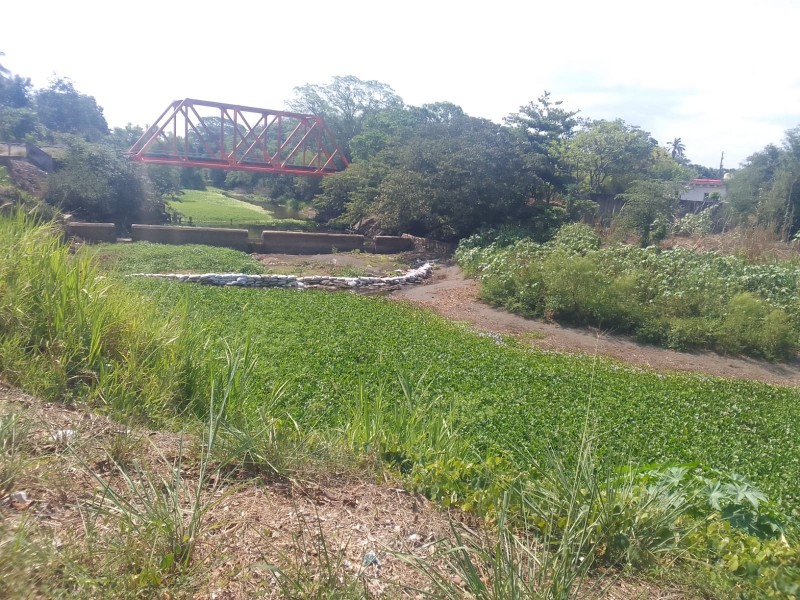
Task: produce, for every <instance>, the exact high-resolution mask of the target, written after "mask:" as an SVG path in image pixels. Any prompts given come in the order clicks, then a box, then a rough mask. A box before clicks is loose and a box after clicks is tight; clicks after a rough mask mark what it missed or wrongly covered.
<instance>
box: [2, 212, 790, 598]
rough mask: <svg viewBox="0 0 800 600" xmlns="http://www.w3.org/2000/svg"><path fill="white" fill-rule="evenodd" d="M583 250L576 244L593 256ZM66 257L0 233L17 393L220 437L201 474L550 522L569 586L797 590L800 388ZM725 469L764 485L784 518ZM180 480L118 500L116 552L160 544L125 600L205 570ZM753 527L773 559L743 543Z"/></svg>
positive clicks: (388, 309)
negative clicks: (701, 570) (645, 365)
mask: <svg viewBox="0 0 800 600" xmlns="http://www.w3.org/2000/svg"><path fill="white" fill-rule="evenodd" d="M573 233H575V235H573V236H572V241H570V242H569V244H573V243H580V244H583V243H584V241H585V240H584V241H581V240H583V238H584V237H587V236H583V235H582V234H581V232H580V231H576V232H573ZM58 239H59V235H58V232H57V231H56V230H55V229H53V228H51V227H47V226H45V227H32V226H31V225H30V224H28V223H25V222H24V220H23V219H22V217H17V218H16V219H15V220H14V219H11V220H9V219H3V220H2V227H0V241H2V242H3V243H2V246H0V247H2V248H3V255H2V261H1V262H0V265H1V266H2V271H0V275H1V276H0V285H2V289H3V294H2V296H0V298H2V303H0V372H2V374H3V378H4V379H6V380H9V381H11V382H13V383H17V384H20V385H23V386H24V387H25V388H26V389H29V390H32V391H37V392H39V393H42V394H44V395H45V396H47V397H49V398H59V397H62V398H64V397H67V398H70V397H75V398H77V397H80V398H88V399H90V400H94V401H96V402H98V403H100V404H103V405H106V406H108V407H109V408H110V409H112V410H114V411H116V413H117V414H119V415H128V416H130V415H132V414H133V415H139V416H140V417H142V418H150V419H155V420H160V419H162V418H164V417H166V416H169V415H170V414H172V415H180V416H181V418H182V419H183V420H184V421H188V422H190V423H191V422H194V423H196V422H197V421H195V419H197V418H198V417H199V418H205V419H208V428H209V429H208V434H207V435H206V437H205V438H204V439H207V440H212V439H213V440H218V443H217V442H215V445H217V446H218V447H220V448H221V450H222V454H221V455H216V456H215V457H214V458H212V457H211V456H210V455H209V454H208V452H210V450H211V449H210V448H208V451H207V452H206V454H202V456H203V457H205V458H203V461H202V465H204V466H202V468H204V469H205V468H207V467H208V465H209V463H208V461H209V460H216V461H219V464H220V465H223V466H227V465H231V466H238V468H242V469H246V470H254V471H255V472H268V473H270V474H278V475H291V474H292V473H293V472H294V469H295V468H296V467H295V464H292V462H288V463H287V462H286V457H287V456H288V457H297V458H298V460H300V457H301V456H305V457H307V456H322V455H325V456H331V455H332V454H337V453H338V454H340V455H341V456H345V457H348V460H357V459H355V457H357V456H359V455H360V456H364V455H367V456H374V457H375V458H377V459H380V460H381V461H384V462H385V463H387V464H388V465H390V466H392V467H394V468H395V469H396V471H397V472H398V473H399V474H400V475H401V476H405V477H406V478H407V481H408V482H409V484H410V485H413V486H416V487H417V488H418V489H420V490H422V491H424V492H425V493H427V494H428V495H430V496H431V497H433V498H436V499H438V500H440V501H442V502H444V503H445V504H452V505H458V506H462V507H466V508H471V509H474V510H478V511H480V512H483V511H485V512H486V513H487V514H490V515H495V516H499V515H501V514H503V513H502V512H501V511H500V510H499V509H498V503H499V502H502V500H503V497H506V498H510V500H509V501H508V502H507V503H506V504H505V506H506V509H507V510H508V511H510V512H508V513H507V514H508V515H509V519H510V520H509V524H511V523H514V522H516V521H515V519H516V518H517V517H519V516H523V515H522V513H521V512H520V511H522V510H527V511H532V510H533V509H534V508H535V511H536V512H535V513H529V514H530V515H531V517H532V519H531V520H530V521H529V525H530V526H531V527H532V533H536V534H537V535H544V536H545V537H544V539H545V540H549V542H548V543H550V542H552V544H554V548H556V549H558V548H562V550H558V552H562V553H564V554H563V557H562V558H561V559H559V560H561V562H560V563H558V564H559V565H561V566H560V567H559V568H562V567H563V568H566V569H572V570H573V572H572V574H570V573H569V572H567V573H566V575H565V577H566V579H568V580H571V579H570V578H571V577H572V575H574V574H575V573H577V572H578V571H579V570H580V569H579V568H578V564H579V563H580V564H582V562H584V561H583V559H582V558H581V557H584V558H586V557H589V558H590V559H591V560H590V563H589V564H595V563H596V564H597V565H598V566H602V567H605V568H607V567H611V566H614V565H619V564H627V563H630V564H631V565H635V564H639V563H640V561H641V563H642V564H648V563H649V562H650V560H651V559H652V558H653V557H656V556H658V555H659V554H660V553H662V552H670V551H672V550H673V549H674V548H677V547H679V546H681V547H684V545H683V544H682V543H681V540H684V539H686V540H690V541H692V543H693V544H695V549H694V550H693V551H692V552H693V555H694V556H695V557H699V558H700V559H701V560H703V561H705V562H706V563H707V564H708V565H709V569H711V572H712V573H718V572H720V570H721V569H724V568H728V569H730V572H733V573H736V574H737V577H739V576H741V577H739V579H737V580H736V582H739V583H736V582H734V584H731V585H740V584H741V585H746V586H749V588H748V589H750V588H752V589H756V588H758V587H759V586H766V587H765V588H764V589H767V588H768V589H773V588H774V589H777V588H775V585H774V583H773V581H778V580H781V578H783V580H785V581H786V582H788V583H786V585H785V586H784V588H785V589H790V587H787V586H790V585H792V581H793V579H792V577H793V575H792V572H791V570H790V569H791V564H792V561H793V560H794V558H795V557H796V544H795V545H789V546H784V545H781V544H780V543H779V542H772V541H770V540H771V539H772V538H773V537H774V535H775V533H776V531H777V532H780V529H779V527H780V525H779V521H780V520H786V521H788V523H789V525H790V529H791V527H792V526H793V524H794V523H796V518H797V514H798V513H797V511H798V507H800V493H798V489H797V483H796V482H797V481H798V480H800V458H798V457H799V456H800V453H798V447H797V443H798V440H800V403H799V402H798V399H799V396H798V394H800V392H798V391H797V390H792V389H782V388H776V387H771V386H766V385H761V384H756V383H751V382H739V381H723V380H716V379H709V378H706V377H699V376H683V375H660V374H657V373H652V372H648V371H644V370H640V369H632V368H628V367H624V366H621V365H619V364H617V363H614V362H610V361H605V360H601V359H596V358H592V357H584V358H581V357H570V356H564V355H558V354H550V353H545V352H539V351H533V350H531V349H530V348H527V347H523V346H522V345H518V344H516V343H514V341H513V340H502V341H500V342H499V343H498V341H496V340H494V339H491V338H486V337H481V336H478V335H475V334H474V333H472V332H470V331H466V330H464V329H463V328H460V327H458V326H456V325H453V324H450V323H448V322H445V321H443V320H441V319H440V318H438V317H436V316H434V315H431V314H428V313H424V312H420V311H418V310H415V309H414V308H412V307H410V306H407V305H404V304H398V303H394V302H392V301H389V300H384V299H375V298H365V297H360V296H355V295H350V294H329V293H323V292H300V291H287V290H247V289H226V288H205V287H193V286H188V285H181V284H174V283H170V282H158V281H149V280H132V279H127V278H116V277H102V276H98V273H97V272H96V271H95V270H94V269H93V268H92V265H91V263H90V262H89V260H88V258H87V257H86V256H82V255H71V254H70V253H69V252H68V251H67V249H66V248H64V247H63V246H60V245H59V242H58ZM587 239H588V238H587ZM575 240H578V242H576V241H575ZM565 243H566V242H565ZM569 244H567V245H569ZM124 247H126V248H128V247H130V246H124ZM177 250H178V251H179V252H181V251H183V250H184V249H182V248H180V249H177ZM226 357H227V358H226ZM226 365H227V371H226ZM237 365H238V366H237ZM212 390H215V391H212ZM223 391H224V395H220V394H222V393H223ZM223 397H224V398H225V402H224V404H212V405H209V398H217V399H220V398H223ZM195 426H196V425H195ZM589 437H591V438H593V439H594V441H592V442H591V443H589V442H587V440H588V438H589ZM209 446H211V442H209ZM592 448H596V451H595V450H591V449H592ZM590 450H591V451H590ZM669 464H685V465H688V467H687V468H685V469H678V470H674V469H673V470H669V469H664V466H665V465H669ZM626 465H629V466H630V468H629V469H628V470H625V469H622V470H620V468H621V467H624V466H626ZM117 468H121V467H119V466H118V467H117ZM712 469H720V470H721V471H723V472H727V473H730V472H735V473H740V474H742V475H744V476H746V477H748V478H750V479H752V480H753V481H754V482H755V483H756V484H757V485H758V486H759V487H760V488H762V489H763V490H764V491H765V492H767V494H768V495H769V496H770V497H771V498H774V499H775V501H776V504H774V505H771V504H768V503H766V502H765V501H764V497H763V494H761V492H760V491H758V489H756V488H754V487H753V486H752V485H750V484H749V483H747V482H746V481H744V480H742V479H741V478H738V477H737V478H732V477H727V476H723V475H720V474H718V473H716V472H714V471H713V470H712ZM204 472H206V471H204ZM703 474H705V475H703ZM124 477H125V475H124V474H123V478H124ZM174 477H176V479H173V480H169V479H167V480H166V484H167V485H168V486H169V485H172V486H173V488H170V489H167V492H168V494H167V495H166V496H163V497H162V496H159V495H158V494H156V493H155V492H157V491H158V490H157V489H156V488H155V487H153V486H155V485H156V484H160V483H159V481H160V480H156V479H150V478H149V476H141V475H137V477H136V478H130V482H128V483H125V480H124V481H123V483H125V485H129V486H132V488H131V489H132V490H133V491H134V492H135V493H140V494H144V495H143V496H142V497H141V500H142V502H140V503H138V504H137V505H136V506H133V505H131V506H128V505H127V504H126V503H127V502H129V501H128V500H126V499H124V498H123V497H121V496H118V495H114V494H115V493H116V494H118V493H119V491H118V490H116V491H115V492H114V493H112V492H110V491H109V495H108V496H107V501H106V504H104V505H103V506H104V507H105V508H104V510H108V511H110V512H109V513H108V514H110V515H112V514H113V515H117V514H118V515H119V516H120V518H121V519H122V520H121V521H120V523H121V527H122V528H123V529H121V532H122V533H124V531H128V530H125V529H124V527H125V525H124V523H125V522H126V521H125V519H129V518H132V519H134V520H135V525H136V526H137V527H139V531H141V532H143V533H144V534H146V535H147V536H151V535H152V536H155V537H153V539H152V542H153V546H152V547H151V549H150V551H149V554H147V553H138V554H136V555H135V557H134V555H133V550H132V549H129V551H128V553H127V554H125V553H123V554H120V556H119V557H116V555H115V556H114V557H110V558H109V559H108V560H107V563H108V564H121V563H118V560H122V559H124V560H126V561H127V560H128V559H131V561H133V562H131V563H130V565H128V566H126V567H125V568H126V569H133V570H134V571H133V573H134V574H136V573H138V574H137V575H136V576H135V577H129V578H127V579H126V580H125V581H126V582H128V583H127V584H126V585H134V584H136V585H138V584H137V583H136V582H141V581H146V582H147V583H145V584H143V585H148V586H156V587H158V586H159V585H161V583H160V582H162V581H167V579H166V578H165V574H172V575H174V574H175V573H176V572H177V573H181V572H183V571H182V570H183V569H185V568H186V565H187V564H188V563H189V562H190V560H191V558H190V556H191V552H192V546H191V545H192V544H194V543H196V542H197V540H196V539H190V540H189V544H190V545H188V546H187V542H186V539H185V535H184V533H185V532H186V531H188V530H187V529H186V528H187V527H188V528H189V530H191V531H194V532H195V534H196V535H202V526H201V525H199V524H200V521H197V520H196V518H197V516H198V515H202V514H203V511H204V510H205V506H206V505H205V504H202V503H197V502H195V504H193V505H192V510H191V511H190V513H191V514H185V512H184V511H182V510H177V509H176V505H175V502H176V501H177V500H176V499H177V498H178V491H177V490H179V489H183V486H184V485H185V483H184V482H183V480H182V479H180V477H179V474H178V475H174ZM575 477H577V479H574V478H575ZM571 478H573V479H571ZM214 480H215V481H218V476H217V475H214ZM570 481H574V482H575V485H571V484H570ZM151 483H152V485H151ZM148 486H149V487H148ZM659 486H661V487H659ZM151 488H152V489H151ZM662 488H663V493H662V492H661V491H658V490H659V489H662ZM198 489H199V488H198ZM171 490H172V491H171ZM515 490H516V491H515ZM151 491H152V493H151ZM189 491H190V492H191V490H189ZM517 491H519V492H520V493H522V494H523V495H520V496H518V499H517V500H514V499H513V498H514V494H516V493H517ZM181 493H182V492H181ZM509 494H510V496H509ZM576 494H577V495H576ZM671 494H680V496H681V498H684V499H685V500H681V501H680V502H681V503H684V502H685V503H686V504H680V510H677V511H673V512H670V510H671V509H670V507H676V506H677V505H676V504H675V502H677V497H675V498H673V500H675V502H673V501H672V500H670V501H669V502H668V500H669V499H670V498H671V497H672V496H671ZM525 498H528V499H533V500H535V501H533V500H530V501H528V503H527V504H525V502H526V501H525ZM148 503H149V504H148ZM143 506H144V509H145V510H147V511H149V512H148V513H147V514H142V515H139V516H138V517H137V515H138V513H137V511H140V510H142V507H143ZM148 506H150V508H148ZM583 506H586V507H587V509H586V510H589V512H588V513H587V512H586V511H585V510H583V508H582V507H583ZM576 508H577V509H578V510H575V509H576ZM667 509H669V510H667ZM782 512H784V513H787V514H786V515H782V514H781V513H782ZM773 517H777V519H778V521H776V527H778V529H777V530H770V529H769V526H770V524H771V523H772V521H771V519H773ZM150 518H154V519H158V521H157V522H156V521H154V522H153V526H152V527H151V526H150V524H149V521H148V520H147V519H150ZM685 518H688V519H690V520H689V521H684V519H685ZM165 519H166V520H165ZM165 523H166V524H165ZM697 523H702V524H703V526H704V529H703V530H698V529H697ZM192 527H194V528H195V529H192ZM198 527H199V528H198ZM751 527H756V529H758V531H760V532H763V535H765V536H766V537H765V539H764V540H755V541H753V540H754V539H755V538H752V536H749V535H748V536H745V535H744V533H745V532H750V528H751ZM731 528H733V529H731ZM691 531H697V534H696V535H695V536H694V537H692V538H689V537H687V535H688V534H689V532H691ZM726 531H733V534H731V536H729V537H728V538H724V537H720V536H719V535H718V533H720V532H721V534H724V533H725V532H726ZM790 535H792V534H791V532H790ZM147 539H148V540H150V537H148V538H147ZM730 540H734V541H733V542H730ZM790 540H793V538H791V537H790ZM147 543H150V542H149V541H148V542H147ZM731 544H734V545H735V547H732V546H731ZM137 547H139V546H137ZM754 553H757V554H754ZM145 554H147V556H145ZM733 556H735V557H736V561H741V562H737V563H736V564H735V565H734V564H733V562H731V561H733ZM575 561H578V562H577V563H576V562H575ZM756 561H757V564H756ZM552 564H556V563H552ZM131 565H132V566H131ZM465 566H466V565H465ZM501 566H502V565H500V566H499V567H501ZM499 567H498V568H499ZM740 567H741V570H740ZM586 568H587V569H588V568H589V567H588V566H587V567H586ZM753 573H755V575H753ZM578 574H579V573H578ZM769 576H772V580H770V581H767V577H769ZM142 577H146V579H145V580H142V579H141V578H142ZM742 581H743V582H744V583H741V582H742ZM729 583H730V582H729V580H728V579H727V578H726V577H722V576H721V583H719V585H720V586H722V585H728V584H729ZM781 585H784V584H783V583H781ZM770 586H772V587H770ZM773 591H774V590H773ZM780 594H783V595H780ZM776 597H788V596H787V595H786V593H784V592H780V593H778V592H776Z"/></svg>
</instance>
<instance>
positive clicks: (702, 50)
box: [0, 0, 800, 167]
mask: <svg viewBox="0 0 800 600" xmlns="http://www.w3.org/2000/svg"><path fill="white" fill-rule="evenodd" d="M798 24H800V1H798V0H760V1H759V2H747V3H745V2H742V1H740V0H727V1H717V0H693V1H687V0H671V1H670V2H646V1H642V0H638V1H627V0H607V1H606V2H598V1H596V0H560V1H556V2H537V1H532V0H528V1H527V2H526V1H524V0H517V1H510V0H494V1H490V2H469V1H468V0H463V1H460V2H455V1H450V0H446V1H443V0H439V1H437V0H427V1H419V0H404V1H403V2H393V1H386V0H384V1H380V0H373V1H371V2H364V1H361V0H358V1H354V0H350V1H339V2H336V1H334V0H326V1H319V0H297V1H291V2H289V1H287V2H271V1H267V0H261V1H250V0H247V1H244V2H237V1H231V0H229V1H227V2H226V1H218V2H206V1H203V0H194V1H193V2H182V1H171V0H160V1H158V2H156V1H154V0H136V1H133V2H114V1H89V0H83V1H81V0H72V1H64V0H38V1H36V2H31V1H25V0H20V1H16V2H3V6H2V10H0V51H2V52H5V54H6V56H4V57H2V58H0V64H3V65H4V66H6V67H7V68H9V69H11V71H12V72H13V73H15V74H19V75H23V76H26V77H30V78H31V79H32V80H33V83H34V85H35V86H37V87H44V86H46V85H47V83H48V80H49V79H50V78H51V77H53V75H54V74H57V75H59V76H63V77H69V78H70V79H72V80H73V82H74V84H75V86H76V88H77V89H78V90H79V91H81V92H83V93H85V94H89V95H92V96H94V97H95V98H96V99H97V102H98V103H99V104H100V106H102V107H103V109H104V111H105V112H104V114H105V116H106V119H107V120H108V122H109V124H110V125H111V126H112V127H114V126H124V125H125V124H126V123H129V122H130V123H133V124H136V125H147V124H150V123H152V122H153V121H154V120H155V119H156V118H157V117H158V116H159V114H161V111H162V110H164V109H165V108H166V106H167V105H168V104H169V103H170V102H171V101H172V100H176V99H179V98H186V97H191V98H200V99H203V100H214V101H220V102H230V103H236V104H246V105H251V106H259V107H264V108H272V109H280V108H284V107H285V102H286V100H288V99H289V98H291V97H292V95H293V92H292V90H293V88H294V87H296V86H300V85H303V84H305V83H328V82H329V81H330V79H331V77H333V76H334V75H355V76H357V77H360V78H361V79H365V80H366V79H376V80H378V81H381V82H383V83H387V84H389V85H390V86H392V87H393V88H394V89H395V91H396V92H397V93H398V94H399V95H400V96H401V97H402V98H403V100H404V101H405V102H406V104H413V105H419V104H423V103H426V102H437V101H449V102H453V103H455V104H458V105H460V106H462V107H463V108H464V110H465V111H466V112H467V113H469V114H470V115H473V116H478V117H486V118H490V119H493V120H495V121H498V122H499V121H501V120H502V118H503V117H504V116H506V115H508V114H509V113H511V112H514V111H516V110H517V109H518V108H519V106H521V105H523V104H527V103H528V102H530V101H531V100H534V99H536V98H537V97H538V96H539V95H541V93H542V91H543V90H548V91H550V92H551V94H552V97H553V98H555V99H562V100H564V106H565V107H567V108H571V109H580V111H581V115H582V116H584V117H590V118H622V119H625V121H627V122H628V123H630V124H633V125H639V126H640V127H642V128H643V129H645V130H646V131H649V132H650V133H651V134H652V135H653V137H655V138H656V139H657V140H658V141H659V142H660V143H661V145H664V144H666V142H668V141H670V140H672V139H673V138H675V137H680V138H682V140H683V143H684V144H685V145H686V153H687V156H688V157H689V158H690V159H691V160H692V161H694V162H697V163H701V164H705V165H708V166H718V165H719V159H720V154H721V152H722V151H723V150H724V151H725V166H726V167H735V166H737V165H738V164H739V163H740V162H742V161H743V160H745V158H746V157H747V156H748V155H750V154H752V153H753V152H755V151H758V150H760V149H762V148H763V147H764V146H765V145H766V144H769V143H776V144H779V143H780V142H781V140H782V139H783V133H784V131H785V130H786V129H789V128H791V127H795V126H797V125H800V69H798V67H797V64H798V63H797V58H798V49H797V26H798Z"/></svg>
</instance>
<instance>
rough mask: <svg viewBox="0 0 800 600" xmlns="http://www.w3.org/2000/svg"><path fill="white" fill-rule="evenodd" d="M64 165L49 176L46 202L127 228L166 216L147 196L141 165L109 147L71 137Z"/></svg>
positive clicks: (85, 216) (77, 213) (70, 211)
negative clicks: (162, 215) (136, 223)
mask: <svg viewBox="0 0 800 600" xmlns="http://www.w3.org/2000/svg"><path fill="white" fill-rule="evenodd" d="M66 142H67V155H66V158H65V161H64V163H65V164H64V166H63V168H61V169H60V170H58V171H56V172H55V173H52V174H50V176H49V177H48V182H47V194H46V196H45V200H47V202H48V203H50V204H52V205H54V206H57V207H59V208H60V209H62V210H63V211H65V212H68V213H71V214H74V215H75V216H76V217H78V218H80V219H84V220H87V221H113V222H114V223H116V224H117V225H120V226H123V227H128V226H129V225H130V224H131V223H133V222H148V221H150V220H152V219H153V218H158V217H160V216H161V214H162V213H163V204H162V203H160V202H157V201H154V200H153V198H151V196H150V195H149V194H148V191H147V188H146V185H145V181H146V180H145V178H144V177H143V176H142V173H140V167H139V165H137V164H135V163H132V162H130V161H128V160H127V159H125V158H124V157H123V156H122V153H120V152H119V151H117V150H115V149H114V148H112V147H111V146H109V145H107V144H92V143H88V142H85V141H84V140H82V139H81V138H79V137H77V136H68V137H67V138H66Z"/></svg>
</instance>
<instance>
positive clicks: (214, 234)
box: [131, 225, 247, 251]
mask: <svg viewBox="0 0 800 600" xmlns="http://www.w3.org/2000/svg"><path fill="white" fill-rule="evenodd" d="M131 237H132V238H133V241H134V242H154V243H157V244H205V245H206V246H223V247H225V248H234V249H236V250H245V251H246V250H247V229H219V228H216V227H167V226H164V225H133V226H132V227H131Z"/></svg>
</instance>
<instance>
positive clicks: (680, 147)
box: [667, 137, 686, 161]
mask: <svg viewBox="0 0 800 600" xmlns="http://www.w3.org/2000/svg"><path fill="white" fill-rule="evenodd" d="M667 147H668V148H669V149H670V154H672V158H673V159H675V160H677V161H680V160H682V159H684V158H685V152H686V146H684V144H683V141H681V138H679V137H676V138H675V139H674V140H672V141H671V142H667Z"/></svg>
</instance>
